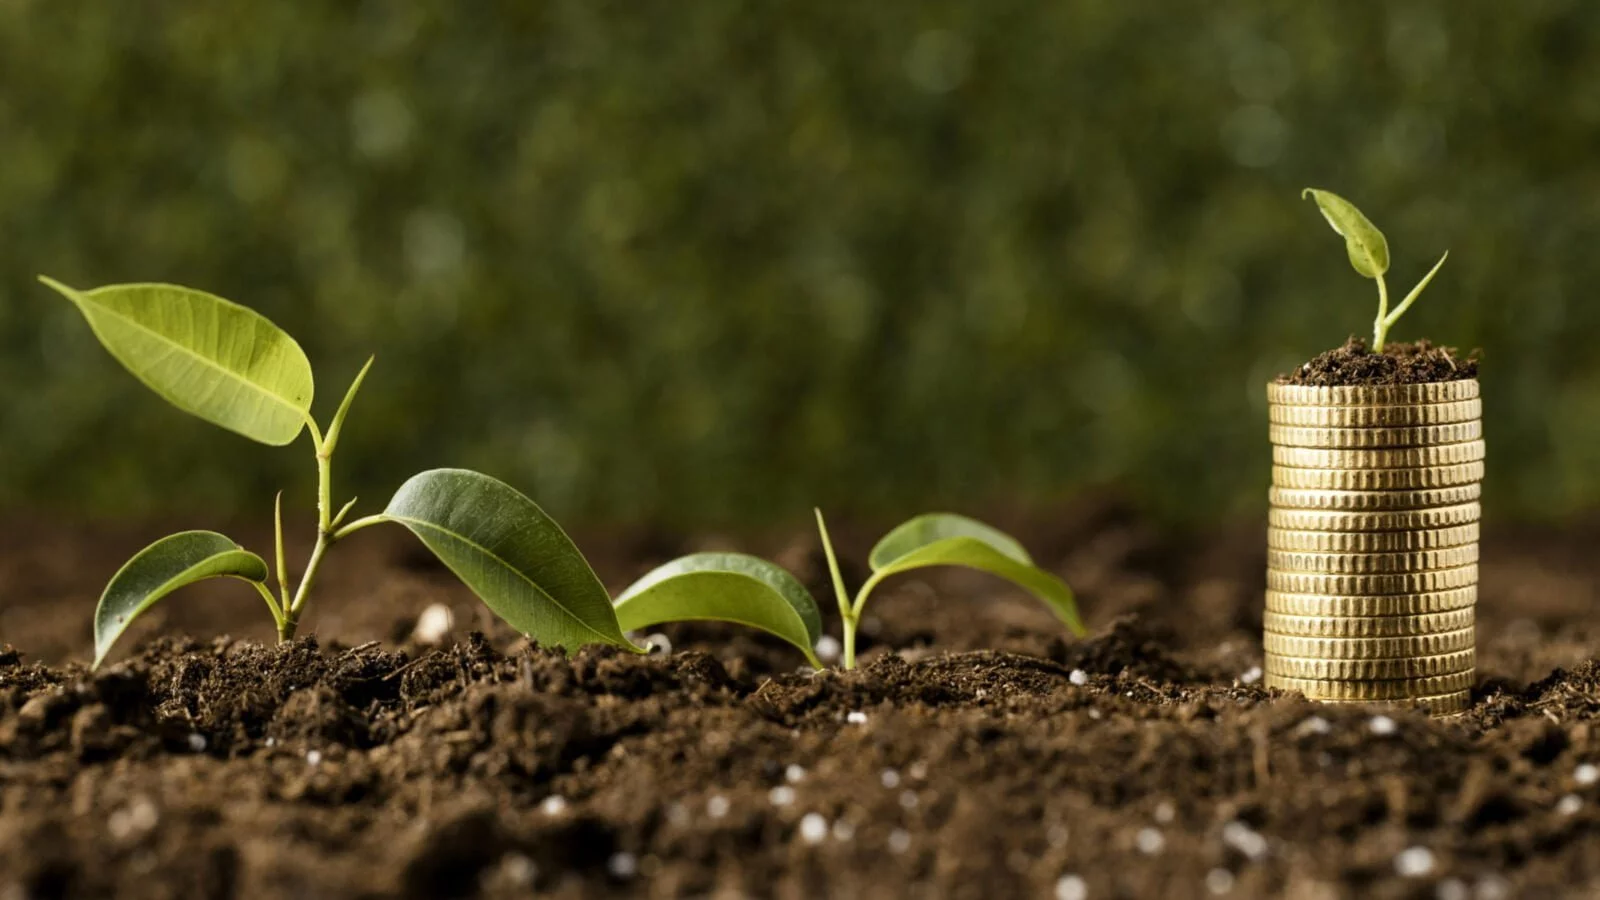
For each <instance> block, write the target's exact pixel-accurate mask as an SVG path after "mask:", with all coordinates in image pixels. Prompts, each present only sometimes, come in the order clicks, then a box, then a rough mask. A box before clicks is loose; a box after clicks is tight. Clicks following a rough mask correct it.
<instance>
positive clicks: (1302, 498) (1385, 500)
mask: <svg viewBox="0 0 1600 900" xmlns="http://www.w3.org/2000/svg"><path fill="white" fill-rule="evenodd" d="M1482 496H1483V485H1482V484H1480V483H1476V482H1474V483H1473V484H1463V485H1457V486H1455V487H1446V488H1426V489H1423V490H1406V491H1330V490H1321V489H1316V488H1286V487H1281V486H1279V485H1273V486H1272V487H1271V488H1269V489H1268V491H1267V501H1268V502H1269V503H1271V504H1272V506H1274V507H1276V508H1278V509H1314V510H1326V511H1328V512H1380V511H1392V510H1419V509H1433V508H1435V507H1441V506H1461V505H1463V504H1468V503H1474V502H1476V501H1477V500H1478V499H1479V498H1481V497H1482Z"/></svg>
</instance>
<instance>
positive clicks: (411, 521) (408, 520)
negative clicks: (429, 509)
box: [386, 513, 621, 644]
mask: <svg viewBox="0 0 1600 900" xmlns="http://www.w3.org/2000/svg"><path fill="white" fill-rule="evenodd" d="M386 515H388V516H389V518H391V519H393V520H394V521H396V522H400V523H402V524H405V525H407V526H416V527H420V528H422V529H424V530H429V531H436V532H438V533H440V534H443V535H448V536H449V537H452V538H455V539H456V540H458V541H460V542H461V543H463V544H466V545H467V546H469V547H471V548H473V549H474V550H477V551H479V552H481V553H482V554H483V555H484V556H487V557H489V558H490V559H492V560H494V561H495V562H497V563H499V564H500V565H502V566H504V567H505V568H506V569H509V570H510V571H512V572H514V573H516V575H517V577H518V578H521V579H522V580H523V581H525V582H527V584H528V586H529V587H531V588H533V589H534V590H536V591H538V592H539V593H540V594H543V595H544V596H545V597H548V598H549V599H550V603H551V604H552V605H554V606H555V608H556V609H559V610H561V612H562V613H563V614H565V615H566V616H567V618H569V619H571V620H572V621H574V622H577V623H578V625H579V626H580V627H582V628H583V629H584V630H585V631H588V632H589V633H590V634H593V635H594V636H595V637H598V638H600V639H601V640H602V641H604V642H605V643H607V644H611V643H612V642H613V639H612V638H611V637H610V636H609V635H606V634H604V633H602V632H600V631H599V630H597V629H596V628H595V627H594V626H593V625H590V624H589V623H588V622H585V621H584V620H582V619H580V618H578V614H577V613H575V612H573V611H572V610H570V609H567V608H566V607H565V606H563V605H562V603H561V601H560V600H557V599H556V598H555V597H554V596H553V595H552V594H551V593H550V592H549V591H547V590H545V589H544V588H542V587H540V586H539V583H538V582H537V581H534V580H533V579H532V578H529V577H528V576H527V575H526V574H525V573H524V572H523V571H522V570H521V569H519V568H517V567H516V566H514V565H512V564H511V563H509V562H507V561H506V560H505V559H503V558H501V556H500V555H499V554H498V553H495V552H494V551H493V550H490V549H489V548H488V547H485V546H483V545H482V544H479V543H478V542H477V541H474V540H472V539H471V538H469V537H466V536H465V535H462V534H461V533H459V532H455V531H451V530H449V529H447V528H441V527H439V526H438V525H435V524H433V523H432V522H428V521H425V520H423V519H417V518H413V517H411V516H397V515H394V514H392V513H386ZM606 602H607V604H608V605H609V604H610V602H611V600H610V597H609V596H607V598H606ZM613 615H615V613H613ZM617 630H618V631H621V628H618V629H617Z"/></svg>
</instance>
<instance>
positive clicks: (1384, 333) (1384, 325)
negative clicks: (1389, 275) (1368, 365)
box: [1372, 272, 1394, 353]
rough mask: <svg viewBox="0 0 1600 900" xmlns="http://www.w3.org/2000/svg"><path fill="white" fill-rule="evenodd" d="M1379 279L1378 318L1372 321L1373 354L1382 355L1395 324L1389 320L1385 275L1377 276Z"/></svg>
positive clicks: (1387, 289)
mask: <svg viewBox="0 0 1600 900" xmlns="http://www.w3.org/2000/svg"><path fill="white" fill-rule="evenodd" d="M1377 279H1378V317H1377V318H1376V319H1373V320H1372V352H1373V353H1382V352H1383V344H1384V342H1385V341H1386V340H1387V339H1388V337H1389V326H1390V325H1392V324H1394V323H1393V322H1392V321H1391V320H1390V319H1389V285H1388V284H1387V283H1385V282H1384V280H1383V273H1382V272H1380V273H1378V275H1377Z"/></svg>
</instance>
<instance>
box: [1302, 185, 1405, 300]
mask: <svg viewBox="0 0 1600 900" xmlns="http://www.w3.org/2000/svg"><path fill="white" fill-rule="evenodd" d="M1301 196H1302V197H1305V196H1309V197H1310V198H1311V199H1313V200H1315V201H1316V203H1317V208H1318V209H1320V210H1322V217H1323V218H1324V219H1327V220H1328V224H1329V225H1332V226H1333V230H1334V231H1336V232H1338V234H1339V236H1340V237H1343V238H1344V248H1345V252H1346V253H1347V254H1348V255H1349V256H1350V265H1352V266H1354V267H1355V270H1356V271H1357V272H1360V273H1361V274H1362V275H1365V276H1366V277H1368V278H1377V277H1378V276H1379V275H1382V274H1383V273H1384V272H1387V271H1389V241H1388V240H1387V239H1385V238H1384V236H1383V232H1381V231H1379V230H1378V226H1376V225H1374V224H1372V221H1371V220H1370V219H1368V218H1367V217H1366V216H1365V215H1362V213H1361V210H1359V209H1356V206H1355V204H1354V203H1351V202H1350V201H1349V200H1346V199H1344V198H1343V197H1341V196H1339V195H1338V194H1334V193H1330V192H1328V191H1321V190H1317V189H1316V188H1306V189H1305V190H1304V191H1302V192H1301Z"/></svg>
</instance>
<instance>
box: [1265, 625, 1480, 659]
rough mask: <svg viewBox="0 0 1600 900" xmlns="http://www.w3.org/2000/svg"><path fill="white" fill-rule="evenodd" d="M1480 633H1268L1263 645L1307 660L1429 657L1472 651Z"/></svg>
mask: <svg viewBox="0 0 1600 900" xmlns="http://www.w3.org/2000/svg"><path fill="white" fill-rule="evenodd" d="M1476 635H1477V630H1476V629H1474V628H1458V629H1456V630H1455V631H1441V632H1438V633H1436V634H1408V635H1399V636H1395V637H1370V638H1369V637H1307V636H1305V635H1296V634H1275V633H1273V632H1271V631H1268V632H1265V633H1264V634H1263V635H1262V638H1261V644H1262V646H1263V647H1264V648H1265V649H1266V651H1267V652H1268V653H1275V654H1277V655H1279V656H1288V657H1295V656H1299V657H1306V658H1308V659H1347V660H1366V659H1395V658H1398V657H1428V656H1438V655H1439V654H1441V653H1454V652H1455V651H1457V650H1469V649H1471V648H1472V647H1474V646H1476V645H1477V638H1476Z"/></svg>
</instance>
